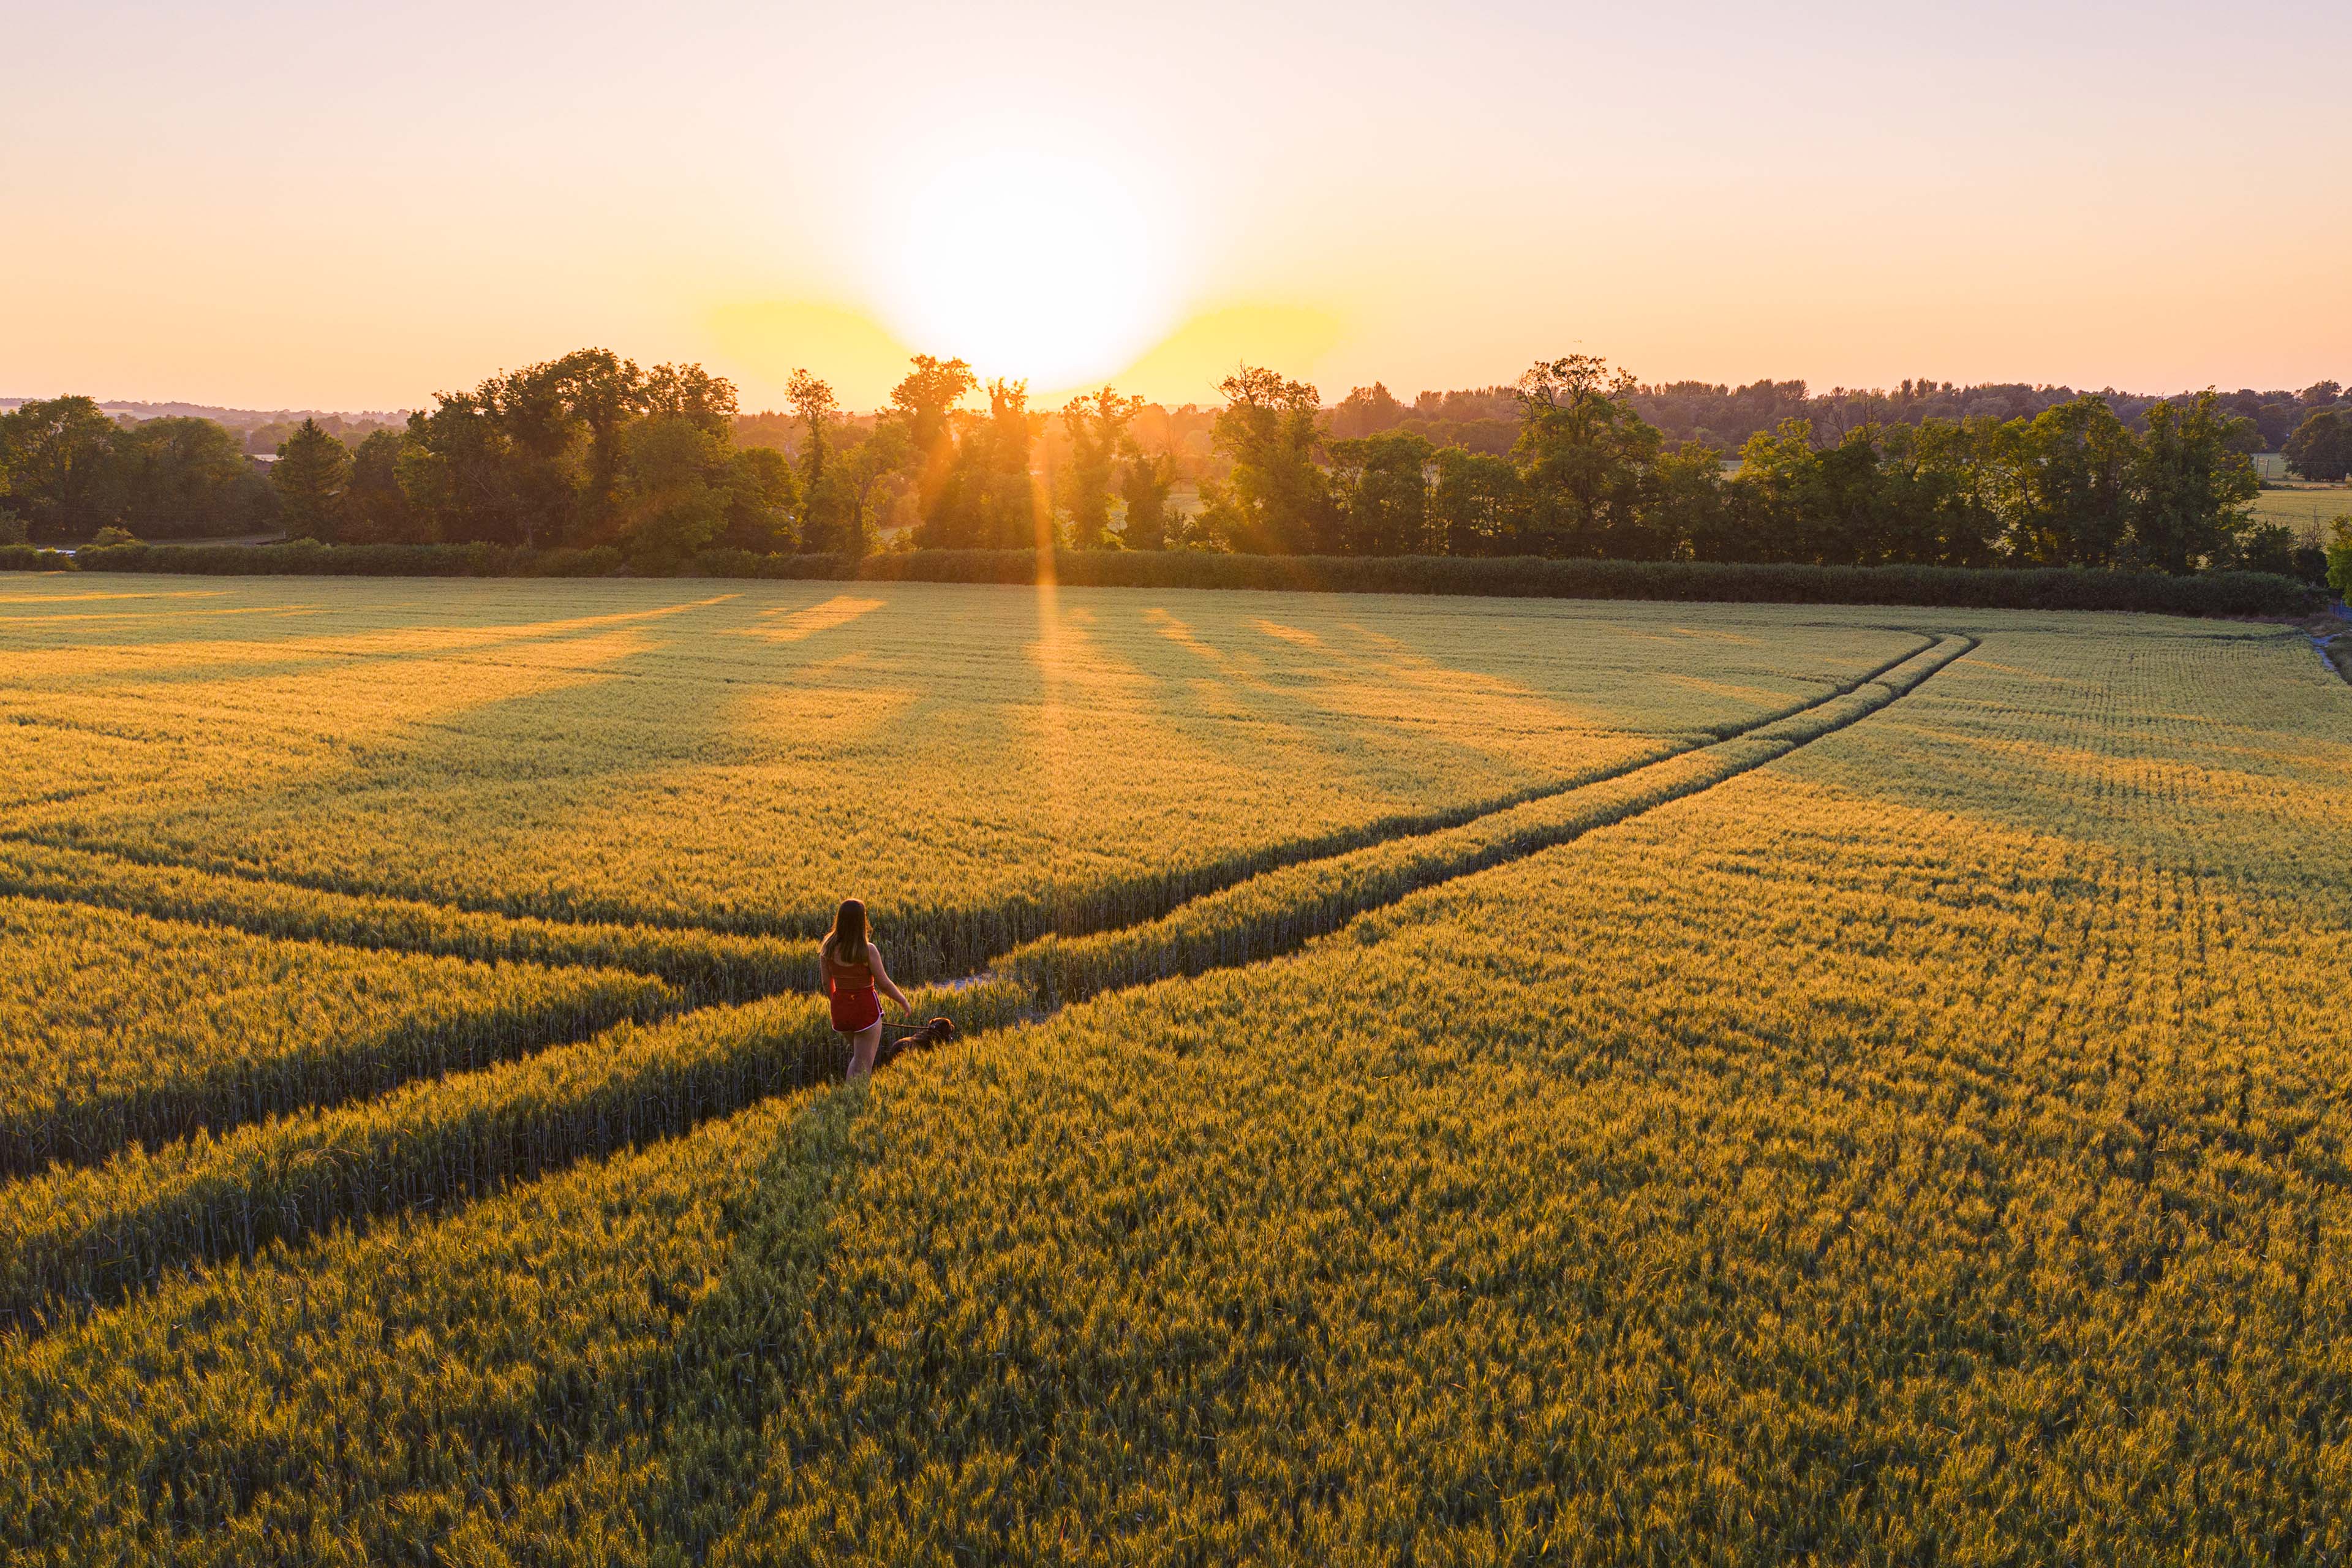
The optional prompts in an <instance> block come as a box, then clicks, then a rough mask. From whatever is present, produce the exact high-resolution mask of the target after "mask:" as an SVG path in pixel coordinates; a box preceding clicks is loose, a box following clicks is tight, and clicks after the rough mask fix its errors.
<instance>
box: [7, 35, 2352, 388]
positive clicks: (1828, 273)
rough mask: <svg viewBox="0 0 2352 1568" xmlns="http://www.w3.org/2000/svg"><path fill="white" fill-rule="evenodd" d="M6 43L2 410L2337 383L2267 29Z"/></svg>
mask: <svg viewBox="0 0 2352 1568" xmlns="http://www.w3.org/2000/svg"><path fill="white" fill-rule="evenodd" d="M19 34H20V37H19V40H18V47H16V49H14V50H13V51H12V52H11V55H10V58H9V60H8V61H7V62H5V63H0V83H5V85H6V87H7V88H8V89H9V92H10V97H11V100H12V101H14V102H16V104H17V105H18V106H19V110H20V115H21V118H22V120H23V122H24V123H26V124H27V125H30V126H33V127H35V128H36V129H34V130H33V131H31V132H29V133H27V134H26V135H24V136H23V137H22V138H20V142H19V143H18V148H19V154H20V155H19V156H18V157H17V158H16V159H15V160H13V161H12V164H11V167H10V169H9V171H8V172H7V173H6V174H0V193H5V196H6V198H7V201H8V204H9V206H10V208H11V210H12V211H14V212H16V213H17V214H19V215H20V217H21V218H22V219H23V221H24V225H25V228H24V232H25V234H26V237H27V239H28V240H29V243H19V244H18V245H16V246H13V247H9V248H8V249H7V251H6V252H5V254H0V290H5V294H6V296H7V297H8V298H9V299H10V300H12V302H13V303H14V305H15V308H14V309H12V310H10V311H9V312H8V314H7V316H6V318H5V321H0V379H5V382H7V383H12V384H16V385H17V386H19V387H22V388H26V389H35V390H27V391H26V395H54V394H55V392H56V391H61V390H67V389H69V388H84V389H87V388H103V389H104V394H105V395H106V396H107V397H108V398H109V399H110V400H111V401H126V402H127V401H150V402H152V401H166V400H171V401H196V400H198V399H202V400H205V401H206V402H207V403H209V404H210V405H215V406H223V407H237V408H252V409H278V408H294V407H302V406H308V407H318V408H352V409H384V408H391V407H420V406H425V405H426V403H427V402H428V400H429V399H430V398H431V396H432V395H433V394H434V393H436V392H438V391H449V390H454V389H456V388H458V387H462V386H466V385H470V384H473V383H475V382H477V381H478V380H480V379H481V378H482V377H484V376H486V375H488V374H493V373H495V372H496V371H498V370H499V369H501V368H505V367H510V366H514V365H520V364H524V363H532V362H534V361H540V360H544V359H548V358H551V357H553V356H555V355H557V354H560V353H564V352H566V351H568V350H570V349H572V348H574V347H576V346H578V345H579V344H581V343H583V342H626V343H628V344H630V345H632V348H631V351H630V357H632V358H635V359H636V360H638V361H639V362H640V363H656V362H658V361H665V360H669V361H694V362H698V363H703V364H705V365H706V366H708V367H709V369H710V370H711V371H712V372H713V373H714V374H721V375H725V376H727V377H728V378H729V379H730V380H732V381H734V382H735V383H736V384H737V385H738V386H739V387H740V388H741V390H742V395H743V400H744V403H745V405H747V406H762V405H765V406H776V405H781V404H782V400H783V399H782V386H783V384H784V381H785V380H786V378H787V377H788V375H789V374H790V373H791V371H792V370H793V369H794V368H799V367H807V368H810V369H812V370H814V371H815V372H816V373H817V374H821V375H825V376H827V377H828V378H829V379H830V380H832V381H833V382H834V384H835V387H836V389H837V390H838V391H839V393H840V395H841V397H842V400H843V402H844V403H845V405H850V406H854V407H859V408H871V407H874V406H877V405H879V404H880V403H881V402H882V401H883V400H884V399H885V398H886V397H887V391H888V388H889V385H890V384H892V382H893V381H895V380H896V378H897V375H898V373H899V370H900V367H902V366H903V364H904V363H905V361H906V358H907V356H908V353H911V352H916V351H918V350H919V351H922V352H931V353H940V354H941V355H943V356H950V355H951V356H956V357H961V358H964V359H967V360H969V361H970V362H971V363H972V364H973V366H974V368H975V369H976V370H978V371H979V372H980V373H981V374H983V375H1004V376H1008V377H1014V378H1021V379H1026V380H1027V381H1028V382H1029V384H1030V386H1031V389H1032V392H1033V394H1034V395H1035V397H1036V399H1037V400H1038V401H1040V402H1046V401H1051V400H1053V399H1055V397H1057V396H1059V395H1064V394H1066V393H1068V392H1072V391H1076V390H1078V389H1080V388H1083V387H1089V386H1095V385H1099V384H1104V383H1105V382H1108V383H1110V384H1117V385H1119V386H1121V387H1123V388H1126V389H1128V390H1131V391H1134V392H1137V393H1139V394H1141V395H1144V396H1146V397H1147V398H1149V399H1150V400H1151V401H1153V402H1156V403H1160V404H1163V405H1170V406H1176V405H1182V404H1184V403H1193V404H1205V403H1208V402H1211V401H1213V397H1214V384H1215V381H1216V379H1217V377H1218V376H1219V375H1220V374H1224V373H1225V371H1227V370H1229V369H1230V368H1231V366H1232V365H1233V364H1234V363H1239V362H1240V361H1242V360H1244V359H1247V360H1249V361H1251V362H1252V363H1264V364H1267V365H1269V366H1271V367H1272V368H1275V369H1277V370H1279V371H1281V372H1282V373H1283V374H1286V375H1289V376H1294V377H1297V378H1300V379H1304V380H1307V381H1311V382H1313V383H1314V384H1316V385H1317V386H1318V387H1319V388H1322V389H1323V390H1324V391H1325V392H1326V393H1327V394H1328V395H1333V396H1336V395H1339V394H1340V393H1341V392H1343V391H1344V390H1345V389H1346V388H1348V387H1349V386H1351V385H1358V384H1370V383H1371V382H1373V381H1375V380H1379V381H1382V382H1385V383H1387V384H1390V385H1391V387H1410V388H1414V389H1419V388H1435V387H1469V386H1480V385H1489V384H1495V382H1496V378H1498V377H1499V378H1501V379H1503V380H1508V379H1509V378H1510V377H1511V376H1514V375H1516V374H1517V369H1518V368H1521V367H1523V366H1524V364H1525V363H1526V362H1527V359H1528V358H1529V357H1532V356H1533V355H1535V354H1546V355H1551V354H1559V353H1596V354H1600V355H1601V356H1603V357H1605V358H1607V359H1609V360H1610V361H1612V363H1620V364H1624V365H1627V366H1630V367H1634V368H1635V369H1636V371H1637V374H1640V375H1641V376H1642V378H1643V380H1644V381H1646V382H1650V383H1652V384H1659V383H1671V382H1675V381H1682V380H1692V381H1700V382H1705V383H1710V384H1730V385H1738V384H1749V383H1752V382H1754V381H1756V380H1758V379H1759V378H1780V379H1788V378H1791V376H1792V374H1793V375H1794V376H1799V377H1801V378H1802V379H1804V380H1805V381H1807V383H1808V384H1811V385H1813V386H1818V387H1828V386H1844V387H1850V388H1868V387H1872V386H1891V385H1893V384H1896V383H1898V382H1900V381H1902V380H1903V379H1905V378H1906V377H1909V376H1916V375H1917V374H1918V373H1919V367H1921V366H1923V365H1932V366H1934V367H1936V368H1937V372H1938V374H1939V376H1942V377H1944V378H1946V379H1949V380H1952V381H1954V382H1956V383H1958V384H1985V383H1988V382H1991V383H2018V382H2021V383H2025V384H2061V385H2066V386H2115V387H2126V386H2137V387H2147V386H2156V387H2165V388H2194V387H2201V386H2206V385H2214V386H2222V387H2229V386H2248V385H2251V386H2254V387H2264V388H2267V387H2290V386H2303V385H2305V384H2310V383H2313V382H2315V381H2319V380H2323V379H2327V378H2331V377H2333V378H2337V379H2342V378H2344V377H2345V376H2346V375H2347V367H2352V312H2346V311H2344V310H2340V309H2331V308H2329V307H2327V306H2326V300H2329V299H2333V298H2336V297H2337V295H2336V289H2337V286H2338V280H2337V279H2336V272H2337V270H2338V268H2340V265H2341V263H2340V258H2342V257H2343V256H2344V255H2345V254H2346V253H2347V249H2352V211H2347V209H2346V208H2345V207H2344V205H2343V204H2342V203H2341V202H2340V201H2336V200H2333V199H2332V196H2331V195H2330V194H2329V193H2326V192H2325V191H2317V192H2315V188H2314V186H2315V183H2314V181H2313V179H2312V177H2311V169H2312V168H2313V167H2314V166H2315V165H2314V163H2313V162H2312V161H2313V160H2314V159H2315V158H2317V157H2320V156H2323V154H2320V153H2310V152H2306V151H2305V150H2306V149H2308V148H2311V147H2313V145H2314V144H2315V138H2314V136H2313V133H2312V127H2314V126H2316V125H2324V124H2326V123H2327V122H2328V121H2329V120H2330V118H2331V116H2332V113H2333V111H2334V110H2335V109H2336V106H2337V100H2338V96H2339V89H2337V87H2336V81H2335V75H2336V73H2335V69H2334V66H2333V62H2334V61H2336V60H2339V59H2341V58H2343V54H2344V47H2345V46H2347V45H2352V16H2346V15H2344V14H2343V13H2342V12H2341V11H2339V10H2332V9H2323V8H2320V7H2318V6H2315V5H2299V4H2294V3H2291V0H2265V3H2263V4H2258V5H2253V6H2251V7H2246V8H2241V9H2239V10H2237V11H2235V12H2233V13H2232V14H2231V15H2230V16H2227V17H2221V16H2213V15H2209V14H2207V13H2206V12H2204V11H2203V10H2201V9H2200V8H2197V7H2193V6H2190V5H2185V4H2168V5H2158V6H2156V7H2141V8H2138V9H2136V10H2132V11H2129V12H2126V11H2123V10H2120V9H2118V8H2116V7H2114V6H2111V5H2104V4H2095V3H2092V0H2074V3H2072V4H2066V5H2059V6H2056V7H2054V8H2053V7H2050V6H2027V5H2023V4H2021V3H2020V0H2005V3H2003V4H2001V5H1996V6H1995V7H1993V8H1992V9H1991V10H1990V12H1986V13H1981V14H1979V16H1976V17H1975V18H1974V19H1973V20H1972V24H1971V26H1970V28H1969V30H1968V32H1967V33H1966V34H1965V35H1963V36H1958V37H1955V36H1953V34H1952V33H1951V32H1950V30H1949V29H1948V28H1947V27H1946V26H1944V25H1943V22H1942V14H1941V13H1940V12H1938V13H1927V12H1924V11H1923V12H1920V13H1917V14H1916V15H1913V14H1896V15H1892V16H1890V15H1888V14H1887V13H1886V12H1885V9H1884V8H1883V7H1864V6H1862V5H1856V4H1849V3H1846V0H1839V3H1837V4H1832V5H1822V6H1817V7H1815V8H1813V9H1812V10H1811V12H1810V13H1809V14H1808V15H1807V16H1806V17H1805V18H1804V20H1803V22H1802V23H1801V25H1799V26H1793V27H1792V26H1790V25H1789V24H1788V22H1787V20H1786V19H1785V18H1782V17H1777V16H1754V15H1750V14H1748V13H1745V12H1741V11H1738V10H1736V9H1734V8H1732V7H1729V6H1727V5H1720V4H1715V3H1691V4H1685V5H1676V6H1669V7H1664V8H1653V9H1651V10H1649V11H1646V12H1645V13H1644V14H1643V16H1640V17H1627V16H1622V15H1620V14H1617V13H1615V12H1612V11H1604V10H1601V9H1599V8H1592V9H1589V10H1578V11H1570V12H1564V13H1563V12H1559V11H1557V10H1554V9H1538V8H1535V7H1531V6H1524V5H1490V6H1487V7H1485V8H1484V9H1482V10H1480V11H1479V12H1477V13H1475V14H1474V15H1468V16H1458V17H1450V18H1448V19H1447V21H1446V23H1445V25H1444V26H1434V25H1433V24H1432V23H1431V22H1430V20H1429V19H1428V18H1426V17H1424V16H1420V15H1418V14H1414V13H1409V12H1406V11H1403V10H1402V8H1393V7H1368V6H1362V5H1357V6H1349V7H1339V6H1335V5H1310V6H1299V7H1294V8H1292V9H1290V10H1287V11H1285V12H1283V13H1280V14H1278V15H1274V16H1265V15H1261V14H1258V13H1255V12H1243V11H1241V10H1239V9H1238V8H1234V7H1229V6H1227V5H1223V4H1217V3H1212V4H1205V5H1198V6H1193V7H1190V8H1187V9H1185V10H1183V11H1181V12H1168V13H1151V14H1149V15H1141V14H1139V15H1129V16H1102V15H1099V14H1097V13H1095V12H1091V11H1086V10H1082V9H1079V8H1076V7H1064V6H1040V7H1034V8H1031V9H1028V10H1025V11H1023V12H1019V13H1010V14H992V15H990V16H973V15H970V14H962V13H954V14H949V13H940V12H935V11H933V10H932V9H931V8H929V7H926V6H922V5H913V4H900V5H893V6H890V7H887V9H874V10H868V11H864V12H860V13H858V14H857V15H856V16H841V15H836V14H835V13H832V12H827V11H822V10H817V9H814V8H810V7H795V8H792V9H789V10H782V11H772V10H755V9H752V8H750V7H742V6H737V5H719V4H709V5H698V6H695V7H691V8H689V9H687V10H682V11H679V12H677V13H675V14H673V15H670V16H665V17H664V18H663V19H662V20H661V21H660V22H659V24H657V25H648V24H646V23H645V22H644V21H643V20H642V19H640V18H637V17H635V16H633V15H632V14H630V13H627V12H625V11H623V10H621V9H620V8H618V7H613V6H604V7H597V6H591V7H588V8H586V9H584V10H583V9H579V8H567V9H564V10H562V11H558V10H556V9H555V8H553V7H539V6H514V7H502V8H497V9H493V10H488V11H485V10H483V9H481V8H479V7H469V8H467V9H466V10H464V11H459V10H457V8H456V7H454V6H449V5H401V6H391V7H384V8H380V9H376V10H372V11H369V12H367V13H364V14H356V15H334V16H320V15H317V14H314V13H311V12H308V11H302V10H297V9H296V8H294V7H291V6H287V5H278V4H253V5H246V6H244V7H241V8H240V9H239V10H238V11H236V13H234V14H233V15H232V16H230V17H229V18H227V20H226V24H225V23H224V21H223V19H222V18H220V17H218V16H212V15H207V16H178V15H162V16H158V15H152V14H149V13H147V12H144V11H142V10H140V9H136V8H132V7H129V6H126V5H120V4H100V5H91V6H89V7H84V8H81V9H79V10H78V11H76V12H74V13H72V14H70V15H66V14H51V15H44V16H37V17H33V18H29V19H27V20H26V21H23V22H21V23H20V24H19ZM1400 36H1402V37H1406V38H1408V39H1409V41H1410V43H1411V45H1412V47H1398V43H1399V37H1400ZM1243 39H1246V40H1247V41H1248V47H1240V44H1239V40H1243ZM2217 213H2218V217H2217ZM2188 216H2194V217H2195V218H2196V220H2197V221H2195V222H2194V223H2190V222H2185V221H2184V218H2185V217H2188ZM2305 301H2310V302H2311V304H2310V305H2305V303H2304V302H2305ZM2158 324H2160V326H2161V331H2153V330H2151V329H2152V327H2154V326H2157V325H2158ZM44 388H47V389H50V390H48V391H46V392H44V391H39V390H37V389H44ZM92 395H97V394H95V393H93V394H92Z"/></svg>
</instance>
